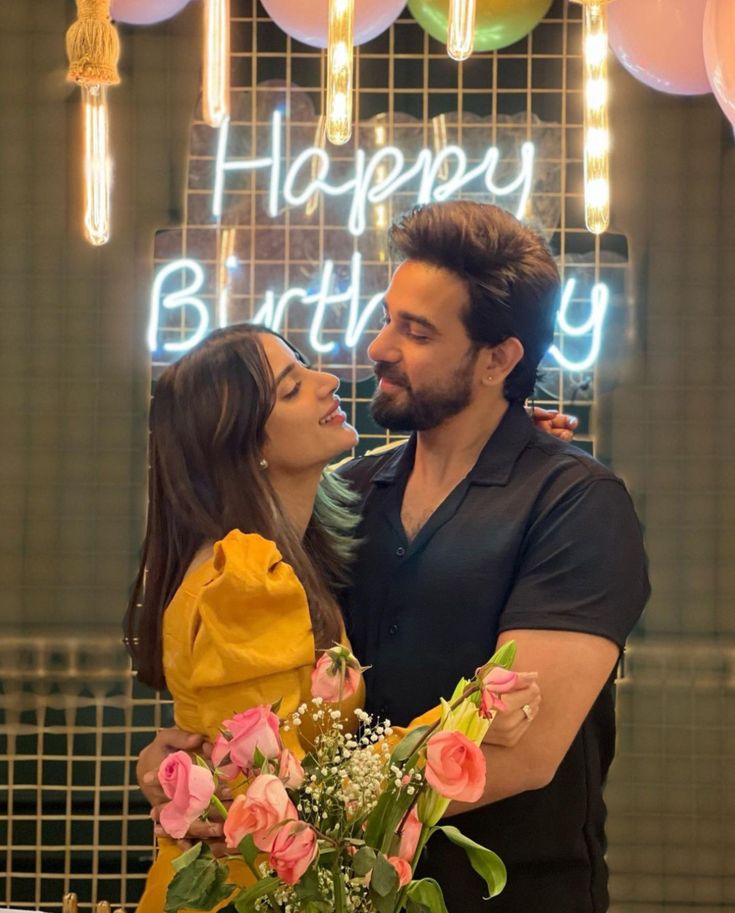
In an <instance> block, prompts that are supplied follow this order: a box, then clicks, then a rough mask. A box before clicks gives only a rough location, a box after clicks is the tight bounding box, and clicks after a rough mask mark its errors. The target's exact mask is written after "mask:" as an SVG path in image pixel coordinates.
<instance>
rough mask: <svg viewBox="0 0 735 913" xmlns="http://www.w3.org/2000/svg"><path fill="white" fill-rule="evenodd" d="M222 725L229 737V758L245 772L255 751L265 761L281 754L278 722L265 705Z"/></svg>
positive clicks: (237, 715)
mask: <svg viewBox="0 0 735 913" xmlns="http://www.w3.org/2000/svg"><path fill="white" fill-rule="evenodd" d="M223 726H224V728H225V729H228V730H229V731H230V734H231V736H232V738H231V739H230V741H229V742H228V744H227V747H228V749H229V752H230V759H231V760H232V761H233V763H235V764H237V766H238V767H239V768H240V770H242V771H243V772H244V773H250V772H251V771H252V770H253V758H254V756H255V751H256V749H257V750H259V751H260V753H261V754H262V755H263V757H265V758H277V757H278V755H279V754H280V753H281V748H282V747H283V746H282V745H281V735H280V732H279V726H280V723H279V720H278V717H277V716H276V715H275V713H273V711H272V710H271V709H270V707H269V706H268V705H267V704H263V705H261V706H259V707H253V708H251V709H250V710H246V711H245V712H244V713H236V714H235V716H233V718H232V719H231V720H225V722H224V723H223Z"/></svg>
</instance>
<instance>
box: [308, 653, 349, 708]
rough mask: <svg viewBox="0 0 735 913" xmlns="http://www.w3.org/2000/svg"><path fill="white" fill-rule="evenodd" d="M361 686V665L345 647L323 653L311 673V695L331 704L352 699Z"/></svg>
mask: <svg viewBox="0 0 735 913" xmlns="http://www.w3.org/2000/svg"><path fill="white" fill-rule="evenodd" d="M359 684H360V664H359V663H358V662H357V660H356V659H355V657H354V656H353V655H352V654H351V653H350V651H349V650H347V649H346V648H345V647H334V649H332V650H327V651H326V652H325V653H322V655H321V657H320V659H319V661H318V662H317V664H316V665H315V666H314V670H313V671H312V673H311V695H312V697H321V698H323V699H324V700H325V701H327V702H328V703H330V704H336V703H337V702H338V701H340V700H345V699H346V698H348V697H352V695H353V694H355V693H356V691H357V689H358V687H359Z"/></svg>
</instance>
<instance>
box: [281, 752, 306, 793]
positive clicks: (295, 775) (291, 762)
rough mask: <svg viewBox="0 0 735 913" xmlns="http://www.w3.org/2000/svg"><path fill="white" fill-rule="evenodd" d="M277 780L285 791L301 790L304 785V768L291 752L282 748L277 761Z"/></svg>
mask: <svg viewBox="0 0 735 913" xmlns="http://www.w3.org/2000/svg"><path fill="white" fill-rule="evenodd" d="M278 778H279V779H280V780H281V782H282V783H283V785H284V786H285V787H286V789H301V787H302V786H303V783H304V768H303V767H302V766H301V762H300V761H299V759H298V758H297V757H296V755H295V754H293V752H291V751H289V750H288V748H284V749H283V751H282V752H281V756H280V757H279V759H278Z"/></svg>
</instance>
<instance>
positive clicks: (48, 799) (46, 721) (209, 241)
mask: <svg viewBox="0 0 735 913" xmlns="http://www.w3.org/2000/svg"><path fill="white" fill-rule="evenodd" d="M580 41H581V25H580V16H579V9H578V7H575V6H574V5H567V4H566V3H563V2H560V0H559V2H555V3H554V4H553V6H552V8H551V10H550V12H549V14H548V15H547V17H546V18H545V19H544V20H543V21H542V22H541V23H540V24H539V26H538V27H537V28H536V29H535V31H534V32H533V33H532V34H531V35H530V36H529V37H528V38H527V39H524V40H523V41H521V42H519V43H518V44H516V45H514V46H513V47H511V48H509V49H505V50H502V51H500V52H497V53H490V54H478V55H476V57H475V58H473V59H472V60H471V61H469V62H468V63H467V64H464V65H459V66H458V65H457V64H455V63H453V62H451V61H449V60H448V59H447V57H446V52H445V50H444V48H443V47H442V46H441V45H439V44H438V43H436V42H434V41H433V40H431V39H430V38H429V37H428V36H427V35H426V34H425V33H424V32H423V31H422V30H421V29H420V28H419V27H418V26H417V25H416V23H415V22H414V21H413V20H412V19H411V18H410V17H408V16H407V15H405V14H404V15H403V16H402V17H401V18H400V19H399V20H398V21H397V23H396V24H395V25H394V26H393V27H392V28H391V30H390V31H389V32H387V33H386V34H385V35H383V36H381V37H379V38H378V39H375V40H374V41H373V42H370V43H369V44H367V45H365V46H363V47H361V48H359V49H358V51H357V67H356V92H355V99H356V107H355V119H356V130H355V139H354V142H355V144H357V143H359V142H360V141H361V137H362V140H363V141H364V140H365V137H366V136H367V135H369V133H368V131H369V130H371V129H374V118H375V117H376V116H378V115H386V118H385V121H384V122H385V124H386V128H387V130H388V133H389V135H390V133H391V131H392V130H393V131H395V130H396V129H397V127H398V128H400V124H401V116H402V115H409V116H412V117H414V118H415V119H416V121H417V122H418V124H419V125H420V127H419V129H420V131H422V132H423V136H422V141H423V143H429V142H430V139H431V138H430V136H429V135H428V132H427V131H428V124H429V122H430V121H431V119H432V118H435V117H437V116H439V115H442V114H445V115H452V114H454V113H455V112H456V117H457V127H456V129H457V131H458V132H460V134H461V130H462V129H463V127H464V128H465V129H468V128H469V126H470V125H471V123H472V118H471V116H470V115H473V116H474V117H475V118H477V117H483V118H489V124H490V128H491V132H490V142H494V141H495V137H496V132H495V130H496V125H497V124H499V123H500V122H501V118H503V117H505V118H515V123H517V124H520V128H519V132H520V134H521V135H522V137H523V138H526V137H528V136H531V135H532V133H533V130H534V124H535V120H534V118H540V119H541V120H543V121H544V123H545V125H546V126H547V127H548V126H549V125H551V127H552V128H553V129H555V130H556V131H558V141H559V152H558V160H557V161H556V162H555V163H552V164H555V165H556V166H557V167H558V187H557V189H556V190H555V192H554V194H552V196H555V197H556V199H555V200H554V203H555V205H556V206H557V207H558V222H557V223H555V224H554V225H553V226H552V227H551V234H552V235H553V238H552V245H553V248H554V251H555V253H557V254H558V255H559V257H560V261H561V263H562V266H563V265H564V264H565V263H567V262H571V261H573V260H574V259H575V258H584V259H583V260H582V263H583V268H584V269H586V270H588V272H589V273H590V274H591V275H592V276H593V277H594V280H595V281H598V280H604V281H609V282H610V283H611V285H615V286H616V288H618V289H621V288H623V286H624V281H623V280H622V279H621V274H622V273H623V272H624V271H623V270H622V269H621V267H624V265H625V260H624V257H622V258H621V257H620V255H619V250H620V245H619V242H617V241H616V240H615V238H614V236H611V237H610V238H607V239H605V240H604V241H603V242H600V240H599V239H593V238H592V237H591V236H590V235H589V234H588V233H587V232H586V230H585V229H584V220H583V207H582V196H581V188H582V183H581V170H582V161H581V142H582V111H581V104H580V101H581V77H582V73H581V65H580V57H579V47H580ZM323 73H324V57H323V54H322V53H321V52H319V51H315V50H314V49H311V48H306V47H305V46H303V45H299V44H297V43H296V42H294V41H292V40H291V39H289V38H287V37H286V36H285V35H283V33H281V32H280V30H279V29H278V28H277V27H276V26H274V25H273V23H272V22H271V21H270V19H269V18H268V17H267V16H266V15H265V13H264V11H263V9H262V7H260V6H257V5H255V4H253V3H252V2H250V0H245V2H242V0H240V2H234V3H233V61H232V74H233V103H234V106H235V108H236V109H237V107H238V104H239V102H238V98H237V97H238V95H242V96H243V97H244V96H246V95H247V94H248V93H251V92H252V88H253V87H254V86H257V85H259V84H262V83H263V82H268V83H269V84H270V85H271V86H274V88H275V84H274V82H273V81H277V82H279V83H285V84H289V85H290V84H298V85H299V86H300V87H301V89H302V90H303V92H304V93H305V94H306V97H309V98H310V99H311V105H312V109H311V110H312V113H313V114H316V113H317V112H319V111H320V105H321V84H322V78H323ZM276 91H278V92H282V91H283V89H276ZM450 124H451V120H450ZM242 126H244V127H250V128H251V129H252V130H253V131H257V129H258V124H257V123H254V122H253V121H252V120H251V121H250V122H249V123H248V122H247V121H243V124H242ZM261 126H262V124H261ZM312 128H313V123H311V122H309V129H312ZM204 129H206V128H204V127H203V125H202V124H201V123H200V122H199V123H198V122H197V121H196V118H195V122H194V124H193V129H192V143H193V145H192V149H191V153H192V155H191V165H192V167H191V169H190V176H189V192H188V193H187V203H186V219H185V224H184V225H183V226H182V229H181V231H180V232H179V233H178V236H177V233H176V232H173V233H171V232H166V233H161V234H159V237H158V239H157V245H156V265H157V266H158V265H160V264H161V263H163V262H165V260H166V259H167V258H170V257H171V256H172V255H175V256H181V255H195V256H197V257H198V258H199V259H201V260H202V262H203V263H205V264H206V265H208V266H209V267H210V268H211V270H210V272H211V273H213V274H215V273H216V266H217V261H218V257H219V252H220V251H221V249H222V228H218V227H216V226H214V225H213V224H212V221H211V218H210V216H209V215H208V214H206V215H205V212H204V210H203V208H202V198H203V197H205V196H206V192H205V193H204V194H202V193H201V192H198V191H197V188H196V187H195V186H194V187H192V181H193V182H194V183H196V182H197V181H202V180H210V183H209V184H208V185H207V186H208V187H210V188H211V136H210V138H209V140H210V147H209V148H210V151H209V155H206V154H205V155H198V154H197V148H196V146H195V145H194V142H195V139H196V137H197V135H198V134H199V135H203V130H204ZM307 136H308V131H307V133H306V134H303V136H302V138H305V137H307ZM460 139H461V135H460ZM310 141H313V139H312V140H310ZM286 151H287V153H288V152H289V150H288V149H287V150H286ZM332 154H333V155H334V151H332ZM202 163H203V164H202ZM198 168H201V169H202V170H200V171H197V169H198ZM399 203H400V199H399V200H398V201H397V202H396V208H397V207H398V204H399ZM238 211H239V215H238V216H237V219H236V222H235V223H234V224H235V225H236V226H237V229H238V233H239V235H240V242H238V243H242V244H244V245H245V247H244V249H243V251H242V254H243V255H242V256H241V260H242V262H244V263H246V264H247V268H246V269H245V270H244V272H243V276H244V279H242V280H241V281H242V282H243V283H244V284H243V285H242V286H240V287H239V288H238V287H233V289H232V291H233V295H232V302H233V304H232V307H233V315H234V316H249V315H250V314H252V313H253V310H254V308H255V307H256V306H257V304H258V303H259V302H260V300H261V292H262V288H263V284H262V283H263V282H266V281H270V280H272V279H273V275H274V271H275V272H276V273H277V274H278V275H279V276H280V277H281V280H282V282H283V287H286V286H287V285H290V284H297V283H296V282H294V273H293V272H292V271H295V270H298V269H299V268H300V267H303V266H304V265H305V264H304V263H299V262H298V258H295V257H293V256H292V254H293V251H292V249H291V245H292V242H293V239H294V237H295V236H298V235H299V234H300V233H302V232H303V231H304V229H305V227H306V226H304V225H303V224H299V221H298V214H296V213H294V212H293V211H291V212H289V213H286V214H285V216H284V217H283V218H284V227H280V226H278V225H274V224H272V222H271V220H268V224H264V223H263V220H262V219H260V220H259V217H258V207H257V206H256V205H254V204H253V203H252V200H251V202H250V205H249V206H248V205H244V206H241V207H240V208H239V210H238ZM328 219H329V211H328V209H327V208H326V207H325V206H324V204H323V203H320V204H319V220H318V223H317V224H318V228H317V232H316V235H317V237H318V241H317V255H316V259H317V260H321V259H322V258H323V256H324V254H325V252H327V253H329V254H331V255H332V256H334V259H335V263H336V265H337V267H338V268H339V267H342V268H344V265H345V264H346V263H347V262H348V261H349V257H350V254H351V248H350V249H347V250H343V251H342V254H341V256H340V251H339V250H337V249H335V248H331V249H329V250H327V246H328V244H329V243H330V228H332V227H333V226H331V225H330V222H329V220H328ZM342 225H343V220H340V221H339V226H340V228H341V227H342ZM224 227H227V226H226V225H225V226H224ZM547 228H548V226H547ZM256 229H257V231H256ZM273 231H275V232H276V234H274V235H271V237H270V239H269V233H271V232H273ZM278 232H280V234H279V233H278ZM341 235H342V239H343V240H344V235H345V233H344V231H343V229H341ZM368 235H369V233H368ZM167 239H168V240H167ZM360 243H361V249H362V245H363V244H365V245H367V246H368V247H370V246H371V245H372V248H371V250H372V253H376V251H377V254H376V256H374V257H373V261H374V263H375V265H376V266H377V267H380V266H381V265H382V266H383V268H384V269H385V270H386V275H387V264H386V263H385V262H384V261H383V260H382V259H381V251H380V240H379V238H378V236H377V232H375V233H374V234H373V235H372V237H371V236H368V237H367V238H363V239H361V242H360ZM606 244H610V245H612V248H611V250H608V249H607V248H606V247H605V246H604V245H606ZM260 245H265V246H266V250H263V249H262V248H261V246H260ZM279 246H280V250H279V255H278V256H277V257H275V256H272V253H273V249H274V248H279ZM238 250H239V248H238ZM269 252H270V254H271V256H265V255H264V254H267V253H269ZM312 265H313V264H312ZM210 294H211V295H212V307H214V300H213V298H214V292H213V291H210ZM238 307H239V309H240V311H239V313H238V312H237V308H238ZM580 307H582V309H584V302H581V303H580ZM583 316H584V314H583ZM172 329H173V331H174V334H175V333H176V332H178V333H179V334H186V333H188V332H189V330H190V328H189V327H187V326H186V325H185V324H180V325H179V326H178V327H173V328H172ZM284 329H285V330H286V332H287V333H288V334H289V335H294V334H295V335H296V336H298V333H299V332H301V331H303V328H302V327H299V326H295V325H294V326H289V324H288V323H287V324H286V325H285V327H284ZM328 332H329V328H327V330H326V333H328ZM373 332H374V331H373ZM169 338H171V337H169ZM173 338H175V336H174V337H173ZM297 341H298V339H297ZM557 342H558V344H559V345H560V346H561V347H564V346H565V344H566V343H565V340H563V339H559V340H557ZM322 365H323V366H324V367H329V366H330V362H328V361H322ZM154 367H155V365H154ZM338 368H339V371H340V373H341V375H342V377H343V381H344V382H343V387H342V394H343V401H344V403H345V407H346V408H348V409H349V410H350V413H351V419H352V421H353V422H354V423H355V424H356V426H357V428H358V430H360V431H361V432H362V439H363V443H362V446H363V448H369V447H372V446H375V445H376V444H381V443H383V442H384V441H385V440H386V435H385V433H384V432H382V431H381V430H380V429H378V428H376V427H375V426H374V425H373V424H372V423H371V422H370V419H369V416H368V414H367V402H368V400H369V394H370V383H369V381H366V380H364V379H362V378H364V377H367V376H368V371H369V365H368V364H367V363H366V362H365V361H364V360H363V361H360V360H359V359H358V358H353V359H352V361H351V362H350V363H349V364H347V365H345V364H344V363H343V364H340V365H339V366H338ZM594 391H595V381H594V378H592V377H591V376H585V377H581V378H579V377H570V376H568V375H567V374H565V373H564V372H561V371H559V370H558V369H555V368H549V370H548V371H547V372H546V375H545V377H544V390H541V391H539V392H540V395H539V397H538V401H539V402H540V403H541V404H545V405H551V406H555V407H557V406H558V407H561V408H563V409H566V410H567V411H573V412H574V413H575V414H577V415H579V417H580V419H581V431H580V435H579V440H580V442H581V443H583V444H586V445H587V446H588V447H590V448H591V447H592V444H593V438H594V435H593V430H594V428H593V423H592V420H591V407H592V406H593V405H594ZM2 656H3V668H4V681H3V686H2V687H3V692H2V696H1V699H2V710H3V728H2V733H1V735H2V739H3V743H2V745H1V746H0V764H1V765H2V768H3V769H2V771H1V773H2V783H3V784H7V803H5V808H4V809H0V852H2V853H3V855H4V857H5V874H4V875H3V876H2V879H3V882H4V885H3V887H4V894H5V902H6V903H9V904H13V905H15V906H18V907H25V908H30V909H35V908H37V907H42V908H44V909H49V910H51V909H58V908H59V907H60V905H61V897H62V895H63V893H64V892H66V891H69V890H74V891H76V892H77V893H78V894H79V896H80V901H81V904H82V908H83V909H84V908H89V907H90V905H91V904H93V903H95V902H97V901H99V900H102V899H107V900H110V901H111V902H112V903H114V904H117V903H122V904H127V905H128V906H130V905H131V904H133V903H134V901H135V900H136V898H137V896H138V894H139V892H140V889H141V886H142V881H143V878H144V873H145V871H146V869H147V866H148V864H149V863H150V860H151V858H152V843H151V826H150V821H149V819H148V815H147V812H148V809H147V806H146V804H145V802H144V801H143V800H142V797H141V796H140V794H139V793H138V790H137V787H136V786H135V785H134V780H133V774H132V764H133V759H134V758H135V756H136V755H137V753H138V751H139V750H140V748H141V747H143V745H145V744H147V742H148V741H149V740H150V738H151V737H152V734H153V732H154V731H155V729H156V728H158V727H159V726H161V725H167V724H168V723H169V722H170V719H171V712H170V706H169V705H168V704H167V702H166V701H165V700H163V701H161V700H160V699H159V698H158V697H157V696H152V695H150V694H149V693H146V692H145V691H144V689H139V688H138V687H137V686H136V684H135V682H134V680H133V678H132V677H131V675H130V672H129V666H128V662H127V658H126V656H125V653H124V651H123V649H122V647H121V646H120V644H119V641H118V639H117V637H116V636H115V635H113V634H110V635H109V636H102V635H101V636H100V637H99V638H97V639H94V638H93V639H81V638H68V639H63V640H62V639H58V638H54V639H50V640H44V639H42V638H35V639H33V640H27V639H17V640H14V639H7V638H6V639H5V640H4V642H3V645H2Z"/></svg>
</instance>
